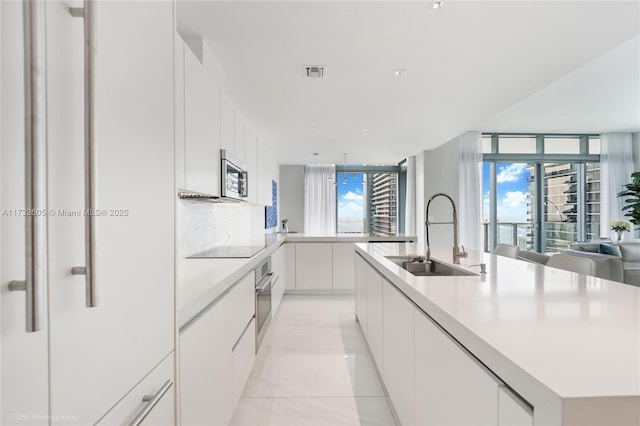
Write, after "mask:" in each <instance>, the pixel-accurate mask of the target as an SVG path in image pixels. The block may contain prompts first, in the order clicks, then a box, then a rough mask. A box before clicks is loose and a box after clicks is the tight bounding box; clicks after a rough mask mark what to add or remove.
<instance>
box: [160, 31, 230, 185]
mask: <svg viewBox="0 0 640 426" xmlns="http://www.w3.org/2000/svg"><path fill="white" fill-rule="evenodd" d="M200 43H202V40H200ZM201 51H202V58H198V57H197V56H196V55H195V53H194V52H193V50H192V49H191V48H190V47H189V45H188V44H185V46H184V99H185V100H184V139H185V142H184V144H185V154H184V157H185V173H186V183H185V186H186V187H185V188H183V189H187V190H189V191H195V192H200V193H203V194H208V195H217V196H219V195H220V148H221V142H220V136H221V134H220V127H221V123H220V121H221V111H220V107H221V105H220V77H219V75H220V73H221V72H220V70H219V69H218V68H217V66H216V61H215V60H214V58H213V54H212V53H211V52H210V51H209V49H208V48H207V46H206V45H205V44H204V43H202V49H201ZM180 83H181V82H180V81H178V80H176V84H180ZM232 120H233V117H232ZM150 152H152V151H150Z"/></svg>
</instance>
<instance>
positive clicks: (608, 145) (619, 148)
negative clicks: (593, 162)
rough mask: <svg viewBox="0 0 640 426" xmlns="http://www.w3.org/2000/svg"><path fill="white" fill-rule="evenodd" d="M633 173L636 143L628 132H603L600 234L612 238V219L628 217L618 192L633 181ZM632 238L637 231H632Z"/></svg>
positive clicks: (601, 142) (601, 139) (601, 145)
mask: <svg viewBox="0 0 640 426" xmlns="http://www.w3.org/2000/svg"><path fill="white" fill-rule="evenodd" d="M631 173H633V145H632V138H631V134H629V133H605V134H602V135H600V235H602V236H609V237H611V236H612V234H613V231H611V230H610V229H609V222H610V221H612V220H615V219H622V220H627V219H628V218H626V217H624V216H623V212H622V207H624V200H623V199H622V198H618V193H619V192H621V191H622V190H624V189H625V188H624V185H625V184H627V183H629V182H631ZM631 237H632V238H637V237H638V232H637V231H636V232H632V233H631Z"/></svg>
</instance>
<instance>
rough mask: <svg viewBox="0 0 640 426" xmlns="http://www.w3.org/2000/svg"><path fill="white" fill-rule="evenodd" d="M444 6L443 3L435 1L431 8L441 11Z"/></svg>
mask: <svg viewBox="0 0 640 426" xmlns="http://www.w3.org/2000/svg"><path fill="white" fill-rule="evenodd" d="M442 6H444V2H443V1H434V2H433V3H431V7H432V8H433V9H440V8H441V7H442Z"/></svg>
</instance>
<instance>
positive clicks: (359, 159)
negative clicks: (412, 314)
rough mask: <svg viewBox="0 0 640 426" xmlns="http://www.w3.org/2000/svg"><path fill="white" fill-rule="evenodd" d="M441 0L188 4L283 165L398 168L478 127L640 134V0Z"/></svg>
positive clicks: (193, 28)
mask: <svg viewBox="0 0 640 426" xmlns="http://www.w3.org/2000/svg"><path fill="white" fill-rule="evenodd" d="M430 4H431V2H430V1H407V2H405V1H399V0H393V1H372V2H365V1H319V2H312V1H280V2H273V1H255V2H252V1H180V2H179V3H178V21H179V28H180V30H181V32H182V33H183V34H185V35H200V36H202V37H204V39H205V42H206V43H207V44H208V46H209V47H210V48H211V50H212V51H213V52H214V53H215V55H216V56H217V58H218V60H219V62H220V64H221V66H222V68H223V69H224V71H225V74H226V83H225V84H226V87H227V91H228V92H229V94H230V96H231V97H232V99H234V101H235V103H236V106H237V107H238V109H239V110H240V111H242V113H243V115H244V116H245V118H246V119H247V121H248V122H249V123H251V125H252V127H253V128H254V129H255V130H256V133H257V134H258V135H260V137H261V138H262V139H264V140H265V141H266V142H267V143H268V144H270V145H271V147H272V148H273V152H274V155H275V156H276V157H277V159H278V160H279V162H280V163H283V164H302V163H342V161H343V156H342V153H343V152H346V153H347V162H348V163H367V164H381V163H384V164H389V163H396V162H398V161H399V160H401V159H403V158H405V157H406V156H407V155H412V154H415V153H417V152H420V151H422V150H425V149H431V148H434V147H437V146H439V145H441V144H443V143H445V142H447V141H449V140H451V139H452V138H454V137H456V136H457V135H459V134H460V133H462V132H464V131H466V130H482V131H494V130H495V131H509V132H558V133H562V132H567V133H574V132H590V133H598V132H604V131H638V130H640V65H639V64H640V55H639V51H640V42H639V41H638V40H639V39H638V34H640V2H638V1H635V0H634V1H622V2H615V1H567V2H562V1H553V2H551V1H544V0H537V1H495V2H487V1H460V0H457V1H456V0H449V1H447V2H446V4H445V6H444V7H443V8H442V9H437V10H436V9H432V8H431V7H430ZM304 65H324V66H326V67H327V68H326V77H325V78H324V79H322V80H310V79H307V78H306V77H305V75H304ZM398 68H402V69H405V70H406V71H405V73H404V74H403V75H401V76H399V77H396V76H394V75H393V71H394V70H395V69H398ZM314 127H315V128H318V130H313V128H314ZM364 128H368V129H369V130H368V131H366V132H365V131H363V129H364ZM313 152H318V153H319V155H318V156H313V155H312V153H313Z"/></svg>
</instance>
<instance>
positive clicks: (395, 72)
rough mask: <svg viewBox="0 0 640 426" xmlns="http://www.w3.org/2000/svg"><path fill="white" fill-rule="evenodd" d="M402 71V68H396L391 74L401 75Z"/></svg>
mask: <svg viewBox="0 0 640 426" xmlns="http://www.w3.org/2000/svg"><path fill="white" fill-rule="evenodd" d="M403 73H404V70H403V69H397V70H394V71H393V75H395V76H399V75H402V74H403Z"/></svg>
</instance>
